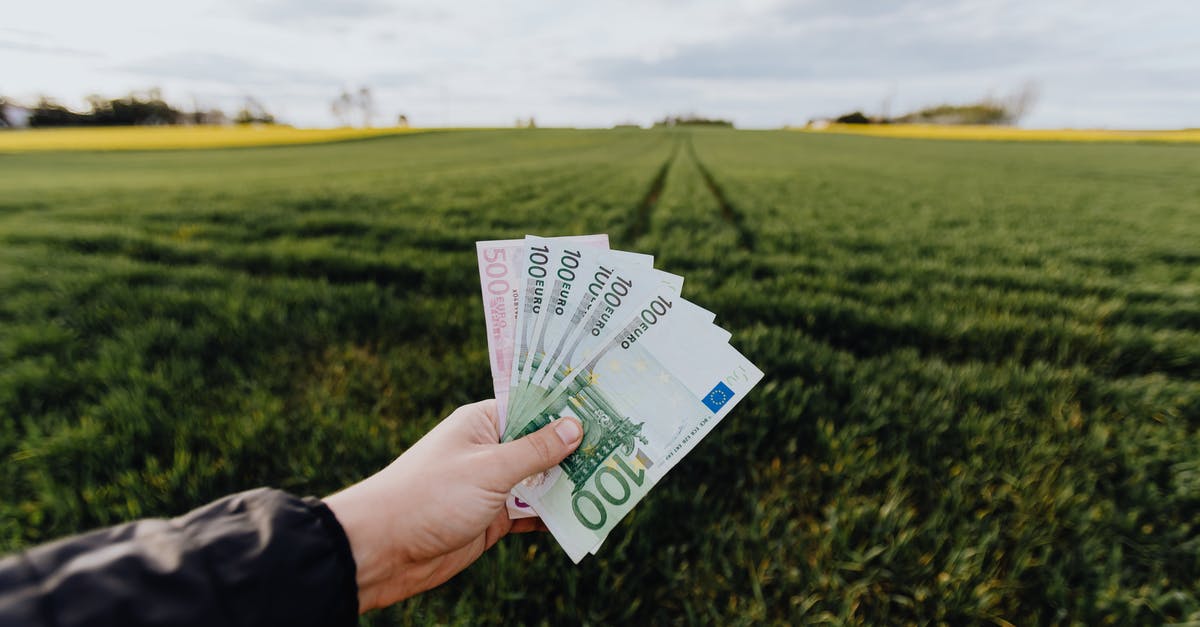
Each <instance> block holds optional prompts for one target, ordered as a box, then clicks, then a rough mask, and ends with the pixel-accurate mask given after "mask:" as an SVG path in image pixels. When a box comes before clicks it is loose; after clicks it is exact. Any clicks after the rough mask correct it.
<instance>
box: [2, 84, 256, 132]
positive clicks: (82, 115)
mask: <svg viewBox="0 0 1200 627" xmlns="http://www.w3.org/2000/svg"><path fill="white" fill-rule="evenodd" d="M87 103H88V109H87V110H85V111H76V110H74V109H71V108H70V107H67V106H66V105H64V104H62V103H60V102H58V101H57V100H55V99H53V98H51V97H48V96H43V97H41V98H39V99H38V101H37V102H36V103H35V104H33V105H32V106H21V105H19V104H18V103H16V102H15V101H13V100H11V99H7V98H3V97H0V128H3V127H6V126H16V125H17V122H16V120H14V119H10V118H15V117H16V116H15V115H13V113H12V112H13V111H14V110H15V109H18V108H19V109H21V110H22V114H23V115H22V116H21V117H22V119H23V121H24V125H25V126H29V127H32V128H50V127H64V126H167V125H180V124H228V123H229V122H230V121H232V122H234V123H236V124H274V123H275V116H274V115H272V114H271V113H270V112H269V111H267V109H266V107H265V106H263V104H262V103H261V102H259V101H258V100H256V99H254V98H252V97H247V98H246V99H245V102H244V103H243V104H242V106H241V108H240V109H239V110H238V111H237V113H236V114H235V115H234V116H233V117H232V119H231V118H230V117H229V116H228V115H226V113H225V112H224V111H222V110H220V109H216V108H211V109H200V108H199V107H197V108H196V109H195V110H193V111H187V110H183V109H180V108H178V107H176V106H174V105H172V104H170V103H168V102H167V101H166V100H164V99H163V97H162V93H161V92H160V91H159V90H157V89H151V90H147V91H145V92H135V93H131V94H129V95H128V96H125V97H123V98H112V99H110V98H104V97H102V96H98V95H92V96H88V97H87Z"/></svg>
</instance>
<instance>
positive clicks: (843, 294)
mask: <svg viewBox="0 0 1200 627" xmlns="http://www.w3.org/2000/svg"><path fill="white" fill-rule="evenodd" d="M583 232H608V233H610V234H611V236H612V243H613V246H614V247H616V248H627V249H632V250H638V251H642V252H647V253H653V254H655V255H657V265H658V266H659V267H662V268H663V269H666V270H668V271H671V272H675V273H679V274H683V275H685V276H686V277H687V283H686V285H685V290H684V294H685V296H687V297H688V298H690V299H691V300H694V301H695V302H697V303H699V304H701V305H703V306H705V307H707V308H709V309H712V310H714V311H716V312H717V315H718V322H719V323H721V324H723V325H725V326H727V327H728V328H729V329H730V330H731V331H733V332H734V336H733V337H734V339H733V342H734V344H735V346H737V347H738V348H739V349H741V350H742V352H744V353H745V354H746V355H747V356H749V357H750V358H751V359H752V360H753V361H754V362H756V363H757V364H758V365H759V366H760V367H761V368H762V369H763V370H764V371H765V372H766V373H767V377H766V379H764V381H763V383H762V384H761V385H760V387H759V389H757V390H756V391H755V392H754V393H753V394H752V396H750V397H749V398H748V399H747V400H746V402H745V403H744V404H743V405H741V406H739V407H738V408H737V410H736V411H734V412H733V414H732V415H731V416H730V418H729V419H728V420H727V421H726V422H725V423H724V424H722V425H721V426H720V427H719V428H718V429H717V430H716V431H715V432H714V433H713V435H712V436H711V437H710V438H708V439H707V440H706V441H705V442H704V443H703V444H701V445H700V446H699V447H698V448H697V449H696V450H695V452H694V453H693V454H692V455H691V456H690V457H689V458H688V459H687V460H685V461H684V462H683V463H682V464H681V465H680V466H679V467H678V468H677V469H676V470H675V472H674V473H673V474H672V475H671V476H669V477H668V478H667V479H666V480H664V482H663V483H662V484H661V485H660V486H659V487H658V488H657V489H656V490H655V491H654V492H653V493H651V495H650V497H649V498H647V499H646V501H645V502H643V503H642V504H641V505H640V506H639V507H638V508H637V509H635V510H634V512H633V514H632V515H631V516H630V517H629V518H628V519H627V520H625V522H624V523H623V524H621V525H620V526H619V527H618V529H617V530H616V531H614V533H613V535H612V537H611V538H610V539H609V540H608V542H607V543H606V545H605V546H604V547H603V549H602V550H601V551H600V556H599V557H598V558H590V559H589V560H587V561H585V562H584V563H583V564H581V565H580V566H572V565H571V564H570V562H569V560H567V559H566V557H565V556H564V555H563V554H562V553H561V552H560V551H559V549H558V548H557V547H556V546H555V544H554V542H553V540H552V539H551V538H549V537H548V536H547V537H541V538H530V537H517V538H510V539H507V540H505V541H504V542H502V543H501V544H500V545H499V546H497V548H496V549H494V550H493V551H491V552H490V553H489V554H488V555H486V556H485V557H484V558H483V559H482V560H480V562H479V563H477V564H476V565H475V566H474V567H472V568H471V569H470V570H469V571H467V572H466V573H464V574H463V575H461V576H459V577H458V578H456V579H454V580H453V581H451V582H450V583H449V584H447V585H446V586H444V587H443V588H441V589H439V590H437V591H435V592H433V593H430V594H427V595H425V596H422V597H418V598H416V599H413V600H410V601H408V602H406V603H402V604H400V605H398V606H396V607H395V608H392V609H390V610H388V611H385V612H380V613H378V614H376V615H373V616H371V617H368V618H367V619H366V622H368V623H372V624H391V623H393V622H397V623H402V622H419V623H426V622H446V623H462V624H478V623H492V622H496V623H499V622H505V623H516V622H528V623H549V624H560V623H573V622H590V623H600V624H644V623H648V622H656V623H664V622H704V623H717V624H759V623H763V622H779V623H793V624H795V623H805V622H834V623H843V622H849V623H867V624H877V623H920V624H927V623H930V622H944V623H947V624H969V623H995V624H1006V621H1007V622H1010V623H1013V624H1018V625H1032V624H1058V623H1070V622H1079V623H1085V624H1101V623H1105V622H1114V623H1117V624H1153V623H1160V622H1171V621H1185V620H1191V621H1200V437H1198V434H1197V428H1198V427H1200V146H1196V145H1117V144H1102V143H1101V144H1073V143H1039V144H1027V143H976V142H939V141H929V140H898V139H879V138H868V137H854V136H839V135H814V134H802V133H793V132H782V131H781V132H744V131H694V132H666V131H663V132H657V131H654V132H651V131H554V130H539V131H480V132H466V131H464V132H453V133H430V134H421V135H413V136H408V137H393V138H381V139H372V140H363V141H356V142H347V143H338V144H326V145H314V146H300V147H280V148H247V149H234V150H208V151H178V152H170V151H167V152H131V153H121V154H99V153H46V154H29V155H8V156H4V155H0V549H3V550H13V549H17V548H20V547H22V546H27V545H29V544H32V543H37V542H41V541H45V540H48V539H50V538H54V537H56V536H59V535H62V534H67V533H70V532H74V531H78V530H82V529H86V528H90V527H95V526H99V525H106V524H112V523H116V522H119V521H123V520H127V519H130V518H134V517H142V516H151V515H156V516H157V515H173V514H178V513H181V512H183V511H186V510H187V509H190V508H191V507H194V506H196V505H199V504H201V503H203V502H205V501H207V500H209V499H212V498H216V497H218V496H220V495H222V494H225V493H228V492H231V491H236V490H242V489H246V488H251V487H255V486H258V485H264V484H266V485H274V486H278V487H281V488H284V489H287V490H291V491H293V492H297V493H302V494H316V495H322V494H326V493H328V492H330V491H332V490H335V489H337V488H338V487H340V486H343V485H345V484H347V483H349V482H352V481H354V480H356V479H357V478H360V477H362V476H364V475H366V474H368V473H370V472H372V471H374V470H376V469H377V468H379V467H381V466H382V465H384V464H385V463H387V462H388V461H390V460H391V459H392V458H393V457H394V456H396V455H397V454H399V453H400V452H402V451H403V450H404V449H405V447H406V446H408V445H409V444H411V443H412V442H414V441H415V440H416V439H417V438H418V437H420V435H421V434H422V433H423V432H425V431H426V430H427V429H429V428H430V427H431V426H432V425H433V424H434V423H435V422H436V421H437V420H438V419H439V418H440V417H442V416H444V415H445V414H447V413H448V412H449V411H450V410H451V409H453V408H454V407H455V406H457V405H459V404H461V403H465V402H468V401H472V400H476V399H479V398H483V397H486V396H487V395H489V389H490V377H489V371H488V359H487V345H486V340H485V337H484V332H483V329H484V325H483V317H482V316H483V314H482V311H481V307H480V304H479V291H478V290H479V288H478V283H477V275H476V270H475V254H474V241H475V240H478V239H495V238H505V237H519V236H522V235H524V234H525V233H539V234H570V233H583Z"/></svg>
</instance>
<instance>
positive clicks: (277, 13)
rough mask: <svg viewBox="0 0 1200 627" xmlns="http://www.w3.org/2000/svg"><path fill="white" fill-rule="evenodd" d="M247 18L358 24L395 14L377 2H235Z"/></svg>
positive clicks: (290, 0) (368, 0)
mask: <svg viewBox="0 0 1200 627" xmlns="http://www.w3.org/2000/svg"><path fill="white" fill-rule="evenodd" d="M238 6H239V7H241V9H242V10H243V11H245V12H246V13H247V14H248V15H249V16H250V17H253V18H255V19H258V20H261V21H265V22H273V23H274V22H297V21H307V20H346V21H351V20H362V19H369V18H378V17H384V16H387V15H391V14H392V13H393V11H394V10H395V9H394V8H393V7H392V6H391V5H389V4H388V3H386V2H382V1H381V0H336V1H329V0H268V1H266V2H244V3H243V2H239V3H238Z"/></svg>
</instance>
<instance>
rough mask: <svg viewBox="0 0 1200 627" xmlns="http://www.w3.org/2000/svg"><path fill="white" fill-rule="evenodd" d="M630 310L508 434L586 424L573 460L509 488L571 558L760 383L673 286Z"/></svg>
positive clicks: (707, 317) (599, 537)
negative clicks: (569, 421) (570, 422)
mask: <svg viewBox="0 0 1200 627" xmlns="http://www.w3.org/2000/svg"><path fill="white" fill-rule="evenodd" d="M634 311H635V314H634V316H632V317H631V318H630V319H629V320H628V321H627V322H626V323H625V324H624V325H623V326H621V327H620V328H618V329H615V330H614V331H613V332H611V333H608V334H605V340H606V341H605V342H604V343H603V344H602V345H601V346H599V347H598V348H597V349H596V350H594V351H589V352H588V358H587V361H586V363H584V364H582V365H581V366H580V367H579V368H577V369H575V370H574V371H573V372H571V373H570V374H569V375H567V376H566V377H564V378H563V379H562V380H561V381H559V382H558V385H556V386H555V388H554V390H553V396H552V398H550V399H548V400H546V401H544V402H542V403H539V404H538V406H536V407H535V408H534V414H533V415H534V416H535V417H534V418H533V419H531V420H528V421H527V422H525V424H524V425H523V426H522V427H520V428H518V429H516V430H514V432H513V433H511V434H508V435H506V439H512V438H515V437H520V436H522V435H524V434H526V433H531V432H533V431H534V430H536V429H538V428H540V427H541V426H543V425H545V424H547V423H549V422H550V421H552V420H554V419H557V418H559V417H561V416H573V417H575V418H577V419H579V420H580V421H581V423H582V424H583V425H584V440H583V443H582V444H581V445H580V447H579V449H578V450H577V451H576V452H575V453H574V454H572V455H571V456H570V457H568V458H567V459H566V460H564V461H563V463H562V464H560V465H559V466H558V467H556V468H554V469H552V470H551V471H549V472H546V473H542V474H540V475H537V476H534V477H530V478H529V479H527V480H526V481H524V482H522V483H521V484H520V485H518V486H517V488H516V489H515V490H514V492H515V493H516V494H517V495H518V497H519V498H520V499H521V500H522V501H524V502H526V503H528V504H529V505H530V506H532V508H533V509H534V510H536V511H537V512H538V514H539V515H540V516H541V517H542V520H543V521H545V523H546V525H547V527H549V529H550V531H551V532H552V533H553V534H554V537H555V538H556V539H557V540H558V542H559V544H561V545H562V547H563V548H564V549H565V550H566V552H567V554H568V555H569V556H570V557H571V559H572V560H574V561H576V562H578V561H579V560H580V559H582V558H583V556H584V555H586V554H587V553H589V552H593V551H595V550H596V549H597V548H598V547H599V546H600V544H601V543H602V542H603V541H604V538H605V537H607V535H608V533H609V532H610V531H611V530H612V528H613V527H614V526H615V525H616V524H617V522H619V521H620V520H621V518H623V517H624V516H625V514H627V513H628V512H629V511H630V509H632V508H633V506H634V505H635V504H636V503H637V502H638V501H639V500H641V498H642V497H643V496H644V495H645V494H646V493H647V491H649V489H650V488H651V487H652V486H654V485H655V484H656V483H657V482H658V481H659V480H660V479H661V478H662V477H663V475H664V474H666V472H667V471H668V470H670V469H671V468H672V467H673V466H674V465H675V464H677V463H678V462H679V460H680V459H681V458H682V457H683V456H684V455H686V454H687V452H688V451H690V450H691V449H692V448H693V447H694V446H695V445H696V443H697V442H699V441H700V439H702V438H703V437H704V436H705V435H706V434H707V433H708V432H709V431H711V430H712V428H713V427H714V426H715V425H716V424H717V423H718V422H719V421H720V420H721V419H722V418H723V417H724V416H725V415H727V414H728V412H729V411H730V410H731V409H732V408H733V407H734V406H735V405H736V404H737V403H738V402H739V401H740V400H741V399H742V398H744V397H745V395H746V393H747V392H749V391H750V389H751V388H752V387H753V386H754V385H755V384H756V383H757V382H758V381H759V380H760V379H761V378H762V372H760V371H759V370H758V369H757V368H756V367H754V365H753V364H751V363H750V362H749V361H748V360H747V359H746V358H745V357H743V356H742V355H741V354H740V353H738V352H737V351H736V350H734V349H733V348H732V347H731V346H730V345H729V344H728V343H727V340H728V337H729V336H728V333H726V332H724V331H723V330H721V329H719V328H717V327H715V326H714V325H713V324H712V314H711V312H708V311H706V310H704V309H702V308H700V307H698V306H696V305H694V304H692V303H689V302H688V301H686V300H683V299H682V298H680V297H679V296H678V292H677V291H676V290H673V289H672V288H670V287H667V286H660V287H659V289H658V290H656V291H655V292H654V293H652V294H651V297H650V298H648V299H646V300H644V301H642V303H641V305H640V306H638V307H635V309H634ZM515 426H516V425H515V423H514V422H513V421H510V423H509V427H510V429H512V428H513V427H515Z"/></svg>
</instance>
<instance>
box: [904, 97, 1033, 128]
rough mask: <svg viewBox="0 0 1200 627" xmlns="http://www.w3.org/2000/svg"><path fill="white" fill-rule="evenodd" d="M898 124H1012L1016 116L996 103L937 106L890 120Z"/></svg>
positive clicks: (984, 102)
mask: <svg viewBox="0 0 1200 627" xmlns="http://www.w3.org/2000/svg"><path fill="white" fill-rule="evenodd" d="M892 121H893V122H896V123H899V124H1012V123H1013V122H1015V121H1016V116H1015V114H1014V112H1013V111H1011V110H1010V109H1009V108H1008V107H1006V106H1004V105H1003V104H1000V103H998V102H992V101H987V100H985V101H983V102H979V103H975V104H968V105H949V104H943V105H937V106H935V107H925V108H924V109H920V110H918V111H913V112H912V113H907V114H905V115H902V116H900V117H898V118H895V119H893V120H892Z"/></svg>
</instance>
